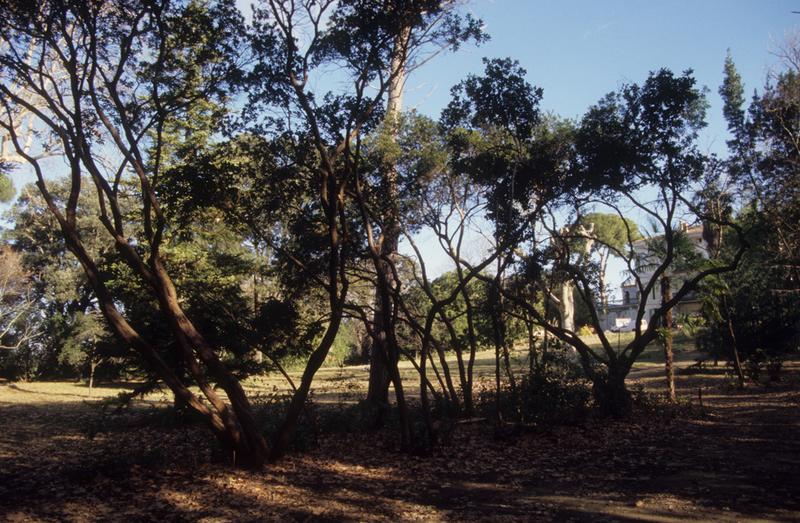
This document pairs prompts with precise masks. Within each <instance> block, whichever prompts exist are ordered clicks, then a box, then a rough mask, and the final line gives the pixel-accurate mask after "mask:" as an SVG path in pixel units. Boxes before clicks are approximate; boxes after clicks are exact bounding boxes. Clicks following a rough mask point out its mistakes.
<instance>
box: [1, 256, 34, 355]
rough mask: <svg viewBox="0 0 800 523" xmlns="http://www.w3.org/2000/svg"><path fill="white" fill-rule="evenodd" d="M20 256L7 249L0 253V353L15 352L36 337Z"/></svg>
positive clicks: (28, 284) (28, 285) (31, 299)
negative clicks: (0, 351) (1, 351)
mask: <svg viewBox="0 0 800 523" xmlns="http://www.w3.org/2000/svg"><path fill="white" fill-rule="evenodd" d="M31 291H32V285H31V282H30V275H29V274H28V272H27V271H26V270H25V268H24V266H23V264H22V257H21V256H20V254H19V253H18V252H16V251H14V250H13V249H12V248H11V247H9V246H7V245H4V246H3V247H2V249H1V250H0V350H3V351H8V350H14V349H18V348H20V347H21V346H23V345H24V344H27V343H30V342H31V341H32V340H33V339H34V338H35V337H36V336H37V334H38V333H37V322H36V321H35V317H34V315H35V311H36V307H35V305H36V302H35V299H34V296H33V293H32V292H31Z"/></svg>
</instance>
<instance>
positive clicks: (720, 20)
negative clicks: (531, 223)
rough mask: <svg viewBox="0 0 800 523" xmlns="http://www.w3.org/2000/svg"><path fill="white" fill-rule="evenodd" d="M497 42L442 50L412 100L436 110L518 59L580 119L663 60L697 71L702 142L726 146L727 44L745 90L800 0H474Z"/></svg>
mask: <svg viewBox="0 0 800 523" xmlns="http://www.w3.org/2000/svg"><path fill="white" fill-rule="evenodd" d="M466 9H468V10H469V11H471V12H472V13H473V14H474V15H475V16H477V17H479V18H481V19H482V20H483V21H484V22H485V24H486V27H485V29H486V31H487V32H488V33H489V34H490V35H491V40H490V41H489V42H488V43H486V44H484V45H482V46H480V47H477V48H476V47H474V46H469V47H465V48H462V49H461V50H459V51H458V52H457V53H455V54H450V55H446V56H440V57H438V58H436V59H434V60H433V61H432V62H430V63H429V64H428V65H426V66H425V67H424V68H422V69H420V70H419V71H418V72H417V73H416V74H415V75H414V76H413V77H411V79H410V80H409V81H408V84H407V95H406V105H407V106H408V107H416V108H417V109H418V110H419V111H420V112H422V113H424V114H428V115H430V116H438V114H439V112H440V111H441V108H442V107H443V106H444V105H445V104H446V103H447V100H448V97H449V89H450V87H451V86H452V85H453V84H455V83H457V82H458V81H459V79H461V78H463V77H464V76H465V75H466V74H467V73H480V72H481V71H482V65H481V58H482V57H484V56H487V57H492V58H495V57H506V56H508V57H512V58H514V59H517V60H518V61H519V62H520V64H521V65H522V66H523V67H524V68H525V69H527V71H528V80H529V81H530V82H531V83H532V84H534V85H537V86H540V87H542V88H543V89H544V99H543V101H542V107H543V108H544V109H546V110H551V111H553V112H555V113H557V114H560V115H561V116H565V117H578V116H580V115H581V114H582V113H583V112H584V111H585V110H586V108H587V107H589V106H590V105H591V104H593V103H595V102H596V101H597V100H599V99H600V97H601V96H603V95H604V94H605V93H607V92H609V91H613V90H615V89H617V88H618V87H619V86H620V85H621V84H622V83H624V82H640V81H642V80H643V79H644V78H646V76H647V73H648V72H649V71H652V70H656V69H659V68H661V67H667V68H670V69H672V70H674V71H675V72H680V71H683V70H685V69H689V68H691V69H693V70H694V72H695V77H696V78H697V80H698V84H699V85H701V86H703V85H705V86H707V87H708V88H709V89H710V90H711V92H710V93H709V101H710V102H711V108H710V110H709V117H708V121H709V128H708V130H707V133H706V135H705V136H704V137H703V142H702V143H701V145H703V146H704V147H710V148H712V150H713V151H715V152H720V151H724V142H725V139H726V131H725V123H724V121H723V119H722V116H721V109H720V108H721V103H720V100H719V97H718V96H717V88H718V87H719V84H720V83H721V81H722V65H723V60H724V59H725V53H726V50H727V49H728V48H730V50H731V53H732V55H733V58H734V61H735V62H736V65H737V67H738V69H739V72H740V74H741V75H742V77H743V79H744V82H745V85H746V89H747V90H748V93H752V90H753V89H754V88H757V87H760V86H761V85H763V83H764V79H765V77H766V74H767V71H768V68H769V67H770V66H771V65H773V64H774V63H775V62H776V59H775V57H774V56H772V55H770V52H769V51H770V49H774V47H775V45H776V44H779V43H780V42H781V41H783V39H784V36H785V34H786V33H787V31H789V30H791V29H792V28H793V27H797V26H798V25H800V15H796V14H792V11H793V10H797V11H800V1H796V0H795V1H761V2H757V1H731V0H727V1H719V0H715V1H712V0H695V1H689V0H682V1H669V2H667V1H660V2H644V1H638V2H636V1H632V0H628V1H622V0H610V1H577V0H576V1H565V0H562V1H550V0H542V1H532V0H472V1H471V2H468V3H467V4H466Z"/></svg>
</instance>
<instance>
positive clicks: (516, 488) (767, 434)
mask: <svg viewBox="0 0 800 523" xmlns="http://www.w3.org/2000/svg"><path fill="white" fill-rule="evenodd" d="M799 376H800V373H798V370H797V366H796V365H795V366H793V368H792V369H790V370H789V371H787V372H786V373H785V375H784V379H783V381H782V382H781V383H778V384H775V385H772V386H770V387H763V386H749V387H747V389H745V390H744V391H738V390H736V389H735V388H733V387H731V386H730V385H729V384H728V383H727V382H726V381H725V380H719V379H711V377H710V376H709V377H708V379H705V378H704V376H702V375H694V376H691V377H683V378H680V379H679V382H678V383H679V386H680V392H681V394H682V396H683V398H684V400H683V403H684V407H683V408H680V409H677V410H676V411H665V410H664V409H663V408H662V406H660V405H659V404H657V403H654V404H653V405H651V406H650V407H647V405H645V406H640V407H639V409H638V411H637V414H636V415H635V416H634V417H633V419H631V420H626V421H608V420H600V419H593V420H590V421H588V422H586V423H585V424H582V425H580V426H577V427H575V426H573V427H564V426H562V427H539V428H536V427H533V428H531V427H527V428H526V429H525V430H507V431H503V433H502V434H500V435H498V434H496V433H495V430H494V428H493V426H492V425H491V424H490V423H481V422H475V423H463V424H458V425H455V426H454V428H453V429H452V432H451V433H450V435H449V436H450V437H449V441H448V442H447V444H446V445H443V446H441V447H440V448H437V449H435V450H434V451H433V452H432V453H430V454H428V455H408V454H404V453H401V452H399V451H398V448H397V437H396V435H395V433H394V432H393V431H391V430H388V429H387V430H383V431H377V432H367V433H357V432H352V433H348V432H347V431H334V432H331V433H321V434H317V435H316V436H315V437H314V438H313V441H309V442H308V444H307V448H306V450H304V451H298V452H294V453H292V454H291V455H289V456H288V457H287V458H286V459H285V460H283V461H282V462H280V463H279V464H276V465H272V466H269V467H268V468H266V469H265V470H264V471H263V472H258V473H254V472H248V471H240V470H234V469H231V468H230V467H228V466H227V465H226V464H225V456H220V455H219V454H218V453H216V451H215V450H214V446H213V442H210V441H209V438H208V435H207V433H206V431H205V430H204V429H203V428H202V427H200V426H196V425H189V426H187V425H186V424H185V423H182V422H179V421H176V420H174V419H173V417H172V416H171V414H170V412H169V410H168V409H166V408H163V407H158V406H150V407H142V406H140V407H139V408H137V409H133V410H132V411H128V412H125V413H122V414H117V415H111V414H109V411H108V410H107V411H106V414H107V415H106V416H102V415H101V411H100V408H99V407H98V403H96V402H87V401H84V400H81V399H78V398H70V397H61V398H59V399H58V401H48V398H47V397H46V396H44V397H43V395H42V394H37V393H36V392H35V391H33V390H28V389H26V385H25V384H3V385H0V519H2V520H7V521H165V522H166V521H209V522H210V521H270V520H275V521H342V520H352V521H398V520H487V521H506V520H508V521H511V520H513V521H516V520H559V521H570V520H573V521H634V520H636V521H640V520H644V521H679V520H697V521H700V520H703V521H707V520H715V521H750V520H752V521H758V520H766V521H792V520H794V521H797V520H798V519H800V430H799V429H800V378H799ZM698 389H702V391H703V393H702V398H703V403H702V408H701V406H700V402H699V398H698V395H697V391H698Z"/></svg>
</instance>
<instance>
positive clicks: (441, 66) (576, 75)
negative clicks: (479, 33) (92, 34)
mask: <svg viewBox="0 0 800 523" xmlns="http://www.w3.org/2000/svg"><path fill="white" fill-rule="evenodd" d="M249 3H250V0H239V4H240V5H241V6H242V7H243V10H244V11H247V12H248V13H249V5H248V4H249ZM463 4H464V6H463V9H465V10H469V11H470V12H471V13H472V14H473V15H474V16H476V17H477V18H480V19H482V20H483V21H484V22H485V30H486V31H487V32H488V33H489V34H490V36H491V40H490V41H489V42H488V43H486V44H483V45H482V46H480V47H474V46H465V47H463V48H462V49H461V50H459V51H458V52H457V53H454V54H447V55H442V56H439V57H436V58H435V59H434V60H432V61H431V62H429V63H428V64H426V65H425V66H424V67H422V68H420V69H419V70H417V71H416V72H415V73H414V74H413V75H412V76H411V77H410V78H409V80H408V82H407V86H406V87H407V89H406V94H405V102H406V108H415V109H417V110H418V111H419V112H421V113H423V114H427V115H429V116H432V117H434V118H438V116H439V113H440V111H441V109H442V107H444V106H445V105H446V103H447V101H448V99H449V91H450V87H451V86H453V85H454V84H456V83H458V82H459V81H460V80H461V79H463V78H464V77H465V76H466V75H467V74H468V73H478V74H479V73H481V72H482V69H483V67H482V63H481V59H482V58H483V57H492V58H496V57H512V58H514V59H517V60H518V61H519V62H520V64H521V65H522V66H523V67H524V68H525V69H527V71H528V80H529V81H530V82H531V83H532V84H534V85H537V86H540V87H542V88H543V89H544V98H543V101H542V108H543V109H544V110H548V111H552V112H554V113H556V114H559V115H561V116H564V117H572V118H578V117H580V115H582V114H583V112H584V111H585V110H586V109H587V108H588V107H589V106H590V105H591V104H593V103H595V102H597V100H599V99H600V98H601V97H602V96H603V95H604V94H605V93H607V92H609V91H613V90H615V89H617V88H618V87H620V86H621V85H622V84H623V83H625V82H641V81H642V80H643V79H644V78H646V76H647V73H648V72H649V71H652V70H656V69H658V68H661V67H668V68H670V69H672V70H673V71H675V72H680V71H683V70H685V69H688V68H691V69H693V70H694V74H695V77H696V78H697V80H698V84H699V85H700V86H707V87H708V88H709V89H710V92H709V102H710V103H711V107H710V109H709V113H708V122H709V126H708V128H707V129H706V131H705V132H704V134H703V136H702V138H701V147H703V149H705V150H708V151H712V152H716V153H720V154H721V153H724V150H725V140H726V139H727V132H726V129H725V123H724V120H723V119H722V116H721V101H720V99H719V96H718V95H717V89H718V87H719V85H720V83H721V81H722V66H723V60H724V58H725V54H726V50H727V49H728V48H730V50H731V53H732V55H733V58H734V61H735V62H736V65H737V67H738V69H739V72H740V74H741V75H742V77H743V80H744V82H745V86H746V89H747V91H748V93H752V91H753V89H755V88H760V87H761V86H762V85H763V84H764V81H765V78H766V76H767V73H768V71H769V68H770V67H773V66H775V64H776V63H777V59H776V57H774V56H773V55H771V54H770V50H774V49H775V47H776V46H777V45H779V44H780V43H781V42H782V41H783V40H784V38H785V36H786V34H787V33H788V32H790V31H791V30H792V29H793V28H797V27H798V26H800V15H796V14H792V11H793V10H797V11H800V0H793V1H788V0H772V1H767V0H764V1H760V2H759V1H755V0H753V1H743V0H725V1H722V0H695V1H690V0H680V1H678V0H673V1H660V2H653V1H651V2H645V1H633V0H627V1H623V0H605V1H589V0H582V1H578V0H573V1H567V0H562V1H555V0H541V1H533V0H464V1H463ZM14 177H15V178H16V180H15V182H16V184H17V187H20V186H21V185H22V184H23V183H27V182H30V181H31V178H32V177H31V175H30V173H29V172H28V170H27V169H18V170H16V172H15V173H14ZM6 207H7V206H0V210H2V209H4V208H6ZM420 240H421V243H422V247H423V249H424V251H425V254H426V258H427V257H428V256H430V257H431V259H430V260H428V265H429V269H430V270H431V272H432V273H440V272H442V271H444V270H447V269H448V268H449V267H448V266H449V264H448V263H447V261H446V260H445V259H444V256H443V255H439V251H438V248H437V247H436V246H435V245H434V244H433V242H432V241H430V239H428V240H427V241H426V239H425V238H420ZM474 249H475V250H476V254H477V251H480V250H481V249H480V241H476V242H475V246H474Z"/></svg>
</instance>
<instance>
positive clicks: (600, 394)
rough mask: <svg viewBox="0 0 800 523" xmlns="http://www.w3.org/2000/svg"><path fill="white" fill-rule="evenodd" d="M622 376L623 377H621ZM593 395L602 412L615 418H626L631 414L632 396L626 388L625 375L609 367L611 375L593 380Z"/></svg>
mask: <svg viewBox="0 0 800 523" xmlns="http://www.w3.org/2000/svg"><path fill="white" fill-rule="evenodd" d="M620 375H622V376H620ZM592 393H593V395H594V399H595V401H596V402H597V405H598V407H599V408H600V411H601V412H602V413H603V414H605V415H607V416H612V417H614V418H625V417H627V416H628V415H630V413H631V409H632V406H633V405H632V402H631V394H630V392H629V391H628V389H627V388H626V387H625V378H624V373H622V372H621V371H619V370H616V369H614V368H613V367H612V366H609V374H608V375H602V376H597V377H596V378H595V379H594V380H593V385H592Z"/></svg>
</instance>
